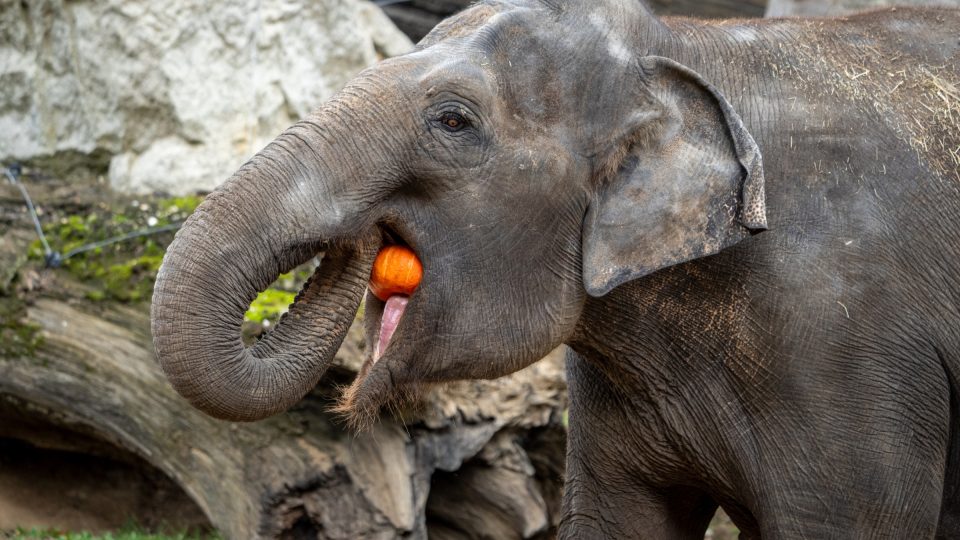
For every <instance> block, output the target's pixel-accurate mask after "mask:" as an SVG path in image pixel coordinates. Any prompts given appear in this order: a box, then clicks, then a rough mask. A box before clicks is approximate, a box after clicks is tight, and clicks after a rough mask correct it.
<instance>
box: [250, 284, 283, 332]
mask: <svg viewBox="0 0 960 540" xmlns="http://www.w3.org/2000/svg"><path fill="white" fill-rule="evenodd" d="M294 297H296V293H293V292H290V291H285V290H282V289H275V288H270V289H267V290H265V291H263V292H262V293H260V294H259V295H257V298H256V299H255V300H254V301H253V303H252V304H250V309H249V310H247V313H246V314H245V315H244V316H243V319H244V320H246V321H253V322H257V323H260V324H264V322H267V323H268V324H275V323H276V322H277V321H278V320H280V317H281V316H282V315H283V314H284V313H286V312H287V308H288V307H289V306H290V304H292V303H293V299H294Z"/></svg>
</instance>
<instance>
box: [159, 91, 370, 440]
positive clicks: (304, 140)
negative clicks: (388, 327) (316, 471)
mask: <svg viewBox="0 0 960 540" xmlns="http://www.w3.org/2000/svg"><path fill="white" fill-rule="evenodd" d="M337 109H338V107H337V106H336V104H333V105H332V106H328V107H327V108H326V109H325V110H324V111H321V112H320V113H317V114H316V115H313V116H311V117H310V118H309V119H308V120H305V121H303V122H301V123H299V124H296V125H294V126H293V127H291V128H290V129H288V130H287V131H286V132H284V133H283V134H282V135H281V136H280V137H279V138H278V139H277V140H275V141H274V142H273V143H271V144H270V145H269V146H268V147H267V148H265V149H264V150H263V151H261V152H260V153H259V154H257V155H256V156H254V158H253V159H251V161H250V162H248V163H247V164H246V165H244V166H243V167H242V168H241V169H240V170H239V171H238V172H237V173H235V174H234V176H233V177H232V178H230V179H229V180H228V181H227V182H226V183H224V184H223V185H222V186H221V187H220V188H218V189H217V190H216V191H215V192H214V193H212V194H211V195H210V196H209V197H207V199H206V200H205V201H204V202H203V203H202V204H201V205H200V206H199V207H198V208H197V211H196V212H195V213H194V214H193V215H192V216H191V217H190V219H189V220H187V222H186V223H185V225H184V227H183V228H182V229H181V230H180V231H179V233H178V234H177V236H176V238H175V239H174V241H173V243H172V244H171V245H170V247H169V249H168V251H167V253H166V256H165V257H164V261H163V265H162V267H161V269H160V272H159V275H158V276H157V282H156V285H155V288H154V298H153V306H152V313H151V315H152V330H153V339H154V345H155V347H156V352H157V357H158V358H159V361H160V365H161V367H162V369H163V371H164V373H165V374H166V375H167V377H168V378H169V380H170V381H171V383H172V384H173V386H174V388H175V389H176V390H177V391H178V392H179V393H180V394H181V395H183V396H184V397H185V398H186V399H187V400H189V401H190V402H191V403H192V404H193V405H194V406H195V407H197V408H199V409H201V410H202V411H204V412H206V413H207V414H210V415H211V416H214V417H217V418H221V419H225V420H234V421H251V420H257V419H260V418H264V417H267V416H270V415H272V414H276V413H278V412H281V411H283V410H285V409H287V408H288V407H290V406H291V405H293V404H294V403H296V402H297V401H298V400H300V399H301V398H302V397H303V396H304V395H305V394H306V393H308V392H309V391H310V390H311V389H312V388H313V386H314V385H315V384H316V383H317V381H318V380H319V378H320V377H321V375H322V374H323V372H324V371H325V370H326V367H327V366H328V365H329V363H330V362H331V361H332V359H333V357H334V355H335V354H336V351H337V349H338V348H339V346H340V344H341V343H342V341H343V338H344V337H345V335H346V333H347V330H348V329H349V327H350V325H351V323H352V321H353V318H354V315H355V313H356V310H357V308H358V306H359V303H360V301H361V299H362V296H363V293H364V290H365V287H366V283H367V279H368V277H369V271H370V267H371V265H372V262H373V258H374V257H375V255H376V250H377V248H378V247H379V235H378V234H377V233H376V232H375V228H374V227H373V224H374V223H375V220H376V219H377V217H376V216H375V215H373V214H374V213H373V212H372V207H373V205H374V203H375V202H376V201H377V200H378V199H379V198H380V197H379V195H377V194H376V193H372V192H370V190H369V188H365V187H364V186H370V185H376V186H379V187H378V189H380V190H381V191H382V190H383V185H384V183H385V182H387V181H386V180H385V179H382V178H376V176H377V175H376V174H375V172H376V171H378V170H379V171H382V170H383V169H385V167H383V166H382V164H380V163H377V162H376V160H374V159H371V157H373V156H374V155H377V153H378V152H377V150H375V149H372V148H364V145H359V144H353V142H354V141H353V140H352V139H351V138H350V135H349V134H347V135H344V133H341V132H339V130H342V129H343V128H340V127H334V128H332V130H331V129H329V128H327V127H324V126H343V125H344V118H343V114H342V109H341V110H340V111H338V110H337ZM345 147H346V148H345ZM358 149H362V150H359V151H361V152H363V153H364V154H365V155H356V152H357V151H358ZM348 155H349V156H350V157H349V158H347V157H346V156H348ZM381 155H382V154H381ZM338 156H341V157H338ZM365 190H366V192H365ZM359 231H369V232H368V233H367V234H365V235H360V234H358V232H359ZM323 250H326V255H325V257H324V260H323V261H322V262H321V265H320V267H319V268H318V270H317V271H316V273H315V274H314V276H313V277H312V278H311V279H310V281H308V283H307V285H306V286H305V287H304V289H303V291H301V293H300V294H299V295H298V296H297V299H296V300H295V302H294V304H293V305H292V306H291V308H290V310H289V312H288V313H287V314H286V315H285V316H284V317H283V319H281V321H280V323H279V324H278V325H277V326H276V328H275V329H274V330H273V331H271V332H270V333H269V334H268V335H267V336H266V337H265V338H264V339H263V340H261V341H260V342H258V343H257V344H256V345H254V346H252V347H249V348H247V347H245V346H244V344H243V342H242V341H241V335H240V327H241V324H242V322H243V315H244V313H245V312H246V310H247V309H248V308H249V306H250V303H251V302H252V301H253V300H254V298H256V296H257V294H258V293H259V292H260V291H262V290H264V289H265V288H266V287H267V286H269V285H270V283H272V282H273V281H274V280H275V279H276V278H277V277H278V276H279V275H280V274H281V273H283V272H287V271H289V270H291V269H292V268H294V267H296V266H297V265H299V264H302V263H304V262H306V261H308V260H310V258H312V257H314V256H315V255H316V254H317V253H318V252H320V251H323Z"/></svg>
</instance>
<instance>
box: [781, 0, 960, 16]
mask: <svg viewBox="0 0 960 540" xmlns="http://www.w3.org/2000/svg"><path fill="white" fill-rule="evenodd" d="M889 7H954V8H956V7H960V0H770V3H769V4H767V13H766V16H767V17H831V16H837V15H847V14H850V13H854V12H857V11H863V10H868V9H881V8H889Z"/></svg>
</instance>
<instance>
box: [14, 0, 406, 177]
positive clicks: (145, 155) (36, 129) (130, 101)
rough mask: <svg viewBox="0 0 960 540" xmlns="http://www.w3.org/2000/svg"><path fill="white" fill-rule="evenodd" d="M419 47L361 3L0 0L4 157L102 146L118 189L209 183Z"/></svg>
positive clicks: (95, 151) (94, 151) (88, 151)
mask: <svg viewBox="0 0 960 540" xmlns="http://www.w3.org/2000/svg"><path fill="white" fill-rule="evenodd" d="M411 47H412V44H411V43H410V41H409V39H407V38H406V36H404V35H403V34H401V33H400V32H399V31H398V30H397V29H396V28H395V27H394V26H393V24H392V23H391V22H390V21H389V20H388V19H387V18H386V16H385V15H383V13H382V12H381V11H380V10H379V8H377V7H376V6H374V5H373V4H370V3H369V2H367V1H366V0H231V1H229V2H204V1H200V0H166V1H163V2H152V1H148V0H80V1H69V2H68V1H64V0H46V1H32V2H19V1H11V0H0V160H2V161H5V162H6V161H10V160H24V161H29V160H35V159H39V158H47V157H51V156H53V157H56V156H57V155H59V154H63V153H68V154H70V155H72V156H76V155H81V156H91V159H93V156H97V158H98V159H100V160H101V161H102V160H103V159H104V158H103V156H107V157H108V158H109V160H110V164H109V177H110V182H111V184H112V185H113V186H114V187H115V188H117V189H120V190H125V191H130V192H151V191H162V192H167V193H172V194H179V193H186V192H191V191H196V190H210V189H212V188H213V187H214V186H216V185H217V184H218V183H220V182H222V181H223V180H224V179H226V178H227V177H228V176H229V175H230V174H231V173H232V172H233V171H234V170H236V169H237V168H238V167H239V166H240V165H242V164H243V162H244V161H245V160H247V159H248V158H249V157H250V156H252V155H253V154H254V153H255V152H256V151H257V150H259V149H260V148H262V147H263V146H264V145H265V144H266V143H267V142H269V141H270V140H272V139H273V138H274V137H275V136H276V135H277V134H278V133H279V132H280V131H282V130H283V129H284V128H286V127H287V126H289V125H290V124H291V123H293V122H294V121H296V120H297V119H298V118H300V117H302V116H304V115H305V114H307V113H308V112H309V111H311V110H313V109H314V108H316V107H318V106H319V105H320V104H321V103H323V102H324V101H326V100H327V99H329V98H330V97H331V96H332V95H333V94H334V93H335V92H336V91H337V90H339V89H340V88H341V87H342V86H343V85H344V84H346V82H347V81H349V80H350V79H351V78H352V77H353V76H354V75H356V73H357V72H359V71H360V70H361V69H363V68H365V67H367V66H369V65H371V64H373V63H375V62H376V61H377V60H378V59H379V58H382V57H384V56H393V55H397V54H402V53H404V52H406V51H407V50H409V49H410V48H411Z"/></svg>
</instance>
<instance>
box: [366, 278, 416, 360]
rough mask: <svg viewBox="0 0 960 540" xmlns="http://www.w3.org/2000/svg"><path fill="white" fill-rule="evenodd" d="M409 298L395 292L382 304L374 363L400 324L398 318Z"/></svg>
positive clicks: (385, 348) (401, 315)
mask: <svg viewBox="0 0 960 540" xmlns="http://www.w3.org/2000/svg"><path fill="white" fill-rule="evenodd" d="M409 300H410V298H409V297H407V296H406V295H402V294H395V295H393V296H391V297H390V298H388V299H387V301H386V303H385V304H384V306H383V314H382V315H381V318H380V333H379V335H378V337H377V346H376V348H375V349H374V351H373V363H374V364H376V363H377V360H379V359H380V357H381V356H383V352H384V351H386V350H387V345H389V344H390V339H391V338H392V337H393V333H394V332H395V331H396V329H397V325H398V324H400V318H401V317H403V312H404V310H406V309H407V302H409Z"/></svg>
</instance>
